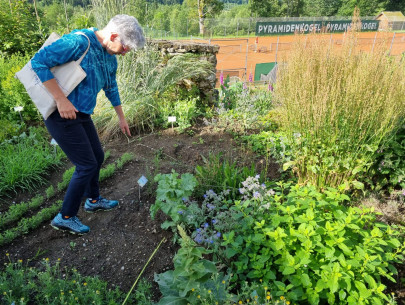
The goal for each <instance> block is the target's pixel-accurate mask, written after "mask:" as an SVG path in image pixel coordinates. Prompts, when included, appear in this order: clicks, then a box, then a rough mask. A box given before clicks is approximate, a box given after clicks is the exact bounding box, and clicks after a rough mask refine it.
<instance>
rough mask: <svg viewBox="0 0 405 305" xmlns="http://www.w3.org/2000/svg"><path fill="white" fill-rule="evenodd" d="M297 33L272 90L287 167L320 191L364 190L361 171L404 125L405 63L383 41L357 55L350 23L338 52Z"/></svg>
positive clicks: (317, 38) (322, 40)
mask: <svg viewBox="0 0 405 305" xmlns="http://www.w3.org/2000/svg"><path fill="white" fill-rule="evenodd" d="M357 21H358V19H356V18H355V19H354V21H353V24H356V22H357ZM296 37H297V41H296V42H295V44H294V47H293V49H292V52H291V53H290V54H289V55H288V62H287V61H285V63H282V64H281V63H280V65H279V67H280V69H279V72H280V73H279V77H278V78H277V86H276V88H275V92H276V95H275V96H277V103H278V104H280V105H282V106H281V107H282V110H283V117H284V118H285V120H284V122H283V125H284V126H285V128H286V129H287V131H288V133H289V138H290V143H291V145H292V150H293V159H294V161H293V162H291V163H289V164H286V167H287V166H291V167H292V168H293V170H294V172H295V173H296V174H297V176H298V179H299V183H306V182H309V183H311V184H313V185H316V186H317V187H318V188H320V189H322V188H327V187H328V186H331V187H338V186H340V185H341V184H346V187H347V188H352V189H353V188H362V184H361V183H359V181H358V177H359V175H361V174H363V173H366V172H367V170H368V169H369V168H370V166H371V165H372V163H373V158H374V153H375V152H376V151H377V150H378V148H379V147H383V146H385V145H384V144H385V142H386V141H387V140H388V139H389V138H388V136H389V135H390V134H391V132H392V131H394V130H396V129H397V128H398V126H399V125H400V124H403V118H404V117H405V107H404V104H403V97H402V96H401V94H400V92H401V91H402V90H405V73H404V72H405V61H403V60H401V59H400V58H394V57H390V56H387V53H386V47H385V46H383V44H381V45H376V46H375V48H374V50H373V52H367V53H364V52H361V51H360V50H359V40H358V33H357V31H356V29H355V28H353V31H350V32H348V34H347V35H346V37H345V39H344V41H343V44H342V48H341V50H340V51H339V52H335V51H334V50H332V49H331V48H330V40H329V39H327V38H326V36H322V35H320V34H310V35H305V37H304V36H302V35H297V36H296ZM370 75H378V78H377V77H370ZM297 133H299V134H300V135H301V136H300V138H299V139H297V138H295V137H294V134H297Z"/></svg>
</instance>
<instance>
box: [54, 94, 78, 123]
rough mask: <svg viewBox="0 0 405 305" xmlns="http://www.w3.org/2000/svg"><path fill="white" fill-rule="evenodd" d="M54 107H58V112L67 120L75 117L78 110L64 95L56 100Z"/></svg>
mask: <svg viewBox="0 0 405 305" xmlns="http://www.w3.org/2000/svg"><path fill="white" fill-rule="evenodd" d="M56 107H58V111H59V114H60V116H61V117H62V118H64V119H67V120H74V119H76V112H78V110H77V109H76V107H75V106H73V104H72V103H71V102H70V101H69V100H68V99H67V98H66V97H65V98H60V99H59V100H56Z"/></svg>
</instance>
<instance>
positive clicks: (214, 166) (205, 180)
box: [195, 153, 256, 198]
mask: <svg viewBox="0 0 405 305" xmlns="http://www.w3.org/2000/svg"><path fill="white" fill-rule="evenodd" d="M222 155H223V154H222V153H219V154H216V155H214V154H211V153H210V154H209V155H208V158H205V157H204V156H202V158H203V162H204V165H198V166H196V168H195V175H196V178H197V181H198V183H199V184H198V188H197V189H196V194H197V195H199V196H201V195H202V194H203V193H204V192H205V190H206V189H207V188H211V189H212V190H214V191H215V192H217V193H218V192H220V191H225V190H227V189H229V190H230V193H229V196H231V197H232V198H236V196H237V195H238V189H239V187H240V185H241V183H242V181H244V180H245V179H246V178H247V177H249V176H255V175H256V169H255V165H254V164H253V163H252V165H251V166H250V167H241V168H240V167H237V165H236V164H235V163H234V162H231V161H229V160H226V159H224V160H223V158H222Z"/></svg>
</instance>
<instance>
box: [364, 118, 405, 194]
mask: <svg viewBox="0 0 405 305" xmlns="http://www.w3.org/2000/svg"><path fill="white" fill-rule="evenodd" d="M361 179H362V180H363V181H366V182H367V183H368V184H369V185H370V186H371V187H372V188H373V189H375V190H376V191H387V192H388V193H392V192H393V191H394V190H395V189H397V190H398V189H405V124H404V125H403V126H401V127H400V128H399V129H398V130H397V131H396V132H395V133H394V134H393V135H392V136H391V137H390V140H389V141H388V142H387V143H386V144H385V145H384V146H383V147H381V148H379V149H378V150H377V152H376V153H375V155H374V162H373V165H372V166H371V168H370V170H369V171H368V173H367V175H364V176H363V177H362V178H361Z"/></svg>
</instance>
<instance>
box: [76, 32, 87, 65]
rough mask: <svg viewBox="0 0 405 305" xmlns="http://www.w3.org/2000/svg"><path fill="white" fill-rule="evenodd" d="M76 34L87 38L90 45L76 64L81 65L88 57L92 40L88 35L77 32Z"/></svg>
mask: <svg viewBox="0 0 405 305" xmlns="http://www.w3.org/2000/svg"><path fill="white" fill-rule="evenodd" d="M75 34H76V35H82V36H84V37H86V38H87V40H88V41H89V45H88V46H87V49H86V51H85V52H84V54H83V55H82V56H81V57H80V58H79V59H78V60H77V61H76V62H77V63H78V64H79V65H80V63H81V62H82V60H83V58H84V56H86V54H87V52H88V51H89V49H90V39H89V37H87V35H86V34H84V33H83V32H76V33H75Z"/></svg>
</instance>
